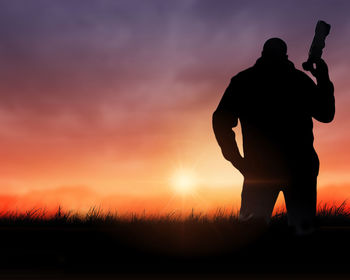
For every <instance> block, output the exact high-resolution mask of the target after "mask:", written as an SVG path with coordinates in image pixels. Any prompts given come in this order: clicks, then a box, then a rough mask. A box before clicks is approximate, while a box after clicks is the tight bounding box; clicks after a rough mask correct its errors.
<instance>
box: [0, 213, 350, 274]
mask: <svg viewBox="0 0 350 280" xmlns="http://www.w3.org/2000/svg"><path fill="white" fill-rule="evenodd" d="M349 238H350V218H349V217H348V215H345V214H344V213H343V214H339V215H338V216H337V215H336V214H334V213H333V216H332V215H328V216H322V215H321V216H320V215H319V217H318V229H317V230H316V232H315V233H314V234H312V235H311V236H305V237H297V236H295V235H294V234H293V233H292V232H291V231H290V230H289V229H288V227H287V223H286V219H285V217H284V216H282V217H276V218H275V219H274V220H273V221H272V223H271V225H270V227H269V228H267V229H262V228H260V227H259V226H258V225H256V224H244V223H240V222H238V221H234V220H232V218H231V219H230V218H220V219H217V220H215V221H214V220H211V221H209V220H200V219H196V218H194V219H188V220H186V221H170V220H163V221H160V220H157V221H153V220H147V219H146V220H142V219H141V220H133V221H116V220H112V221H111V220H109V221H107V220H106V219H105V220H101V219H100V220H98V219H95V220H90V221H86V220H84V221H82V220H80V222H79V221H78V222H77V221H75V222H72V221H68V220H67V217H65V218H61V217H60V218H58V219H57V218H55V219H52V220H50V221H43V220H35V219H34V220H33V219H25V218H21V219H18V220H13V218H10V219H3V220H1V219H0V240H1V241H2V242H1V254H0V278H1V279H145V278H146V279H350V263H349V252H350V240H349Z"/></svg>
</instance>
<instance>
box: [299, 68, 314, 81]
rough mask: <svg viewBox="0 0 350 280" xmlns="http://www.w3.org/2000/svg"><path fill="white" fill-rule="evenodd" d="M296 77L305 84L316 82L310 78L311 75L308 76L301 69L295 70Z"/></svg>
mask: <svg viewBox="0 0 350 280" xmlns="http://www.w3.org/2000/svg"><path fill="white" fill-rule="evenodd" d="M294 71H295V76H296V77H297V79H299V80H300V81H302V82H304V83H314V81H313V80H312V79H311V78H310V76H309V75H307V74H306V73H305V72H304V71H301V70H299V69H295V70H294Z"/></svg>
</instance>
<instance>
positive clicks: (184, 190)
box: [171, 169, 198, 195]
mask: <svg viewBox="0 0 350 280" xmlns="http://www.w3.org/2000/svg"><path fill="white" fill-rule="evenodd" d="M197 183H198V179H197V177H196V174H195V173H194V172H192V171H190V170H183V169H181V170H177V171H175V173H174V174H173V176H172V177H171V185H172V187H173V188H174V190H175V191H176V192H177V193H179V194H182V195H187V194H191V193H193V192H194V191H195V189H196V186H197Z"/></svg>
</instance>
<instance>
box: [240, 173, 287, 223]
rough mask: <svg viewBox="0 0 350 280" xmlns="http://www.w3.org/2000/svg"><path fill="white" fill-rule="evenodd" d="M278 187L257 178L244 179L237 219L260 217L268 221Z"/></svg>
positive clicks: (278, 190) (244, 219)
mask: <svg viewBox="0 0 350 280" xmlns="http://www.w3.org/2000/svg"><path fill="white" fill-rule="evenodd" d="M279 192H280V189H279V187H278V186H276V185H272V184H269V183H266V182H259V181H257V180H254V181H253V180H246V179H245V180H244V183H243V189H242V203H241V209H240V212H239V219H240V220H242V221H247V220H251V219H260V220H263V221H265V222H266V223H268V222H269V221H270V219H271V215H272V211H273V207H274V205H275V203H276V200H277V197H278V194H279Z"/></svg>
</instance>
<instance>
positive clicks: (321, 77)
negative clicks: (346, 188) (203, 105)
mask: <svg viewBox="0 0 350 280" xmlns="http://www.w3.org/2000/svg"><path fill="white" fill-rule="evenodd" d="M311 73H312V74H313V76H315V78H316V80H317V85H316V84H315V83H314V82H313V80H312V79H311V78H309V77H308V76H307V75H306V74H305V73H304V72H302V71H299V70H297V69H296V68H295V67H294V64H293V63H292V62H291V61H289V60H288V56H287V45H286V43H285V42H284V41H283V40H281V39H279V38H272V39H269V40H267V41H266V42H265V44H264V47H263V51H262V55H261V57H260V58H259V59H258V60H257V61H256V63H255V65H254V66H253V67H251V68H248V69H246V70H244V71H242V72H240V73H238V74H237V75H236V76H234V77H233V78H232V79H231V82H230V84H229V86H228V88H227V89H226V91H225V93H224V95H223V97H222V99H221V101H220V103H219V106H218V107H217V109H216V111H215V112H214V114H213V128H214V133H215V136H216V139H217V141H218V143H219V145H220V147H221V150H222V154H223V156H224V157H225V159H227V160H228V161H230V162H231V163H232V164H233V166H235V167H236V168H237V169H238V170H239V171H240V172H241V173H242V174H243V176H244V184H243V190H242V204H241V209H240V219H242V220H249V219H251V218H257V219H264V220H265V221H266V222H269V220H270V217H271V214H272V211H273V207H274V205H275V202H276V199H277V196H278V194H279V192H280V191H282V192H283V194H284V197H285V202H286V208H287V214H288V222H289V224H290V225H291V226H294V227H295V229H296V231H297V233H300V234H303V233H307V232H310V231H312V223H313V219H314V216H315V214H316V183H317V175H318V170H319V160H318V157H317V154H316V152H315V150H314V147H313V140H314V137H313V131H312V129H313V121H312V118H314V119H316V120H318V121H320V122H324V123H328V122H331V121H332V120H333V117H334V112H335V106H334V88H333V84H332V82H331V81H330V79H329V76H328V67H327V65H326V63H325V62H324V61H323V60H322V59H320V60H318V61H317V62H316V68H314V69H313V70H312V71H311ZM238 119H239V120H240V123H241V128H242V136H243V151H244V157H242V156H241V154H240V153H239V150H238V147H237V143H236V141H235V134H234V132H233V131H232V128H233V127H235V126H236V125H237V122H238Z"/></svg>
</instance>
